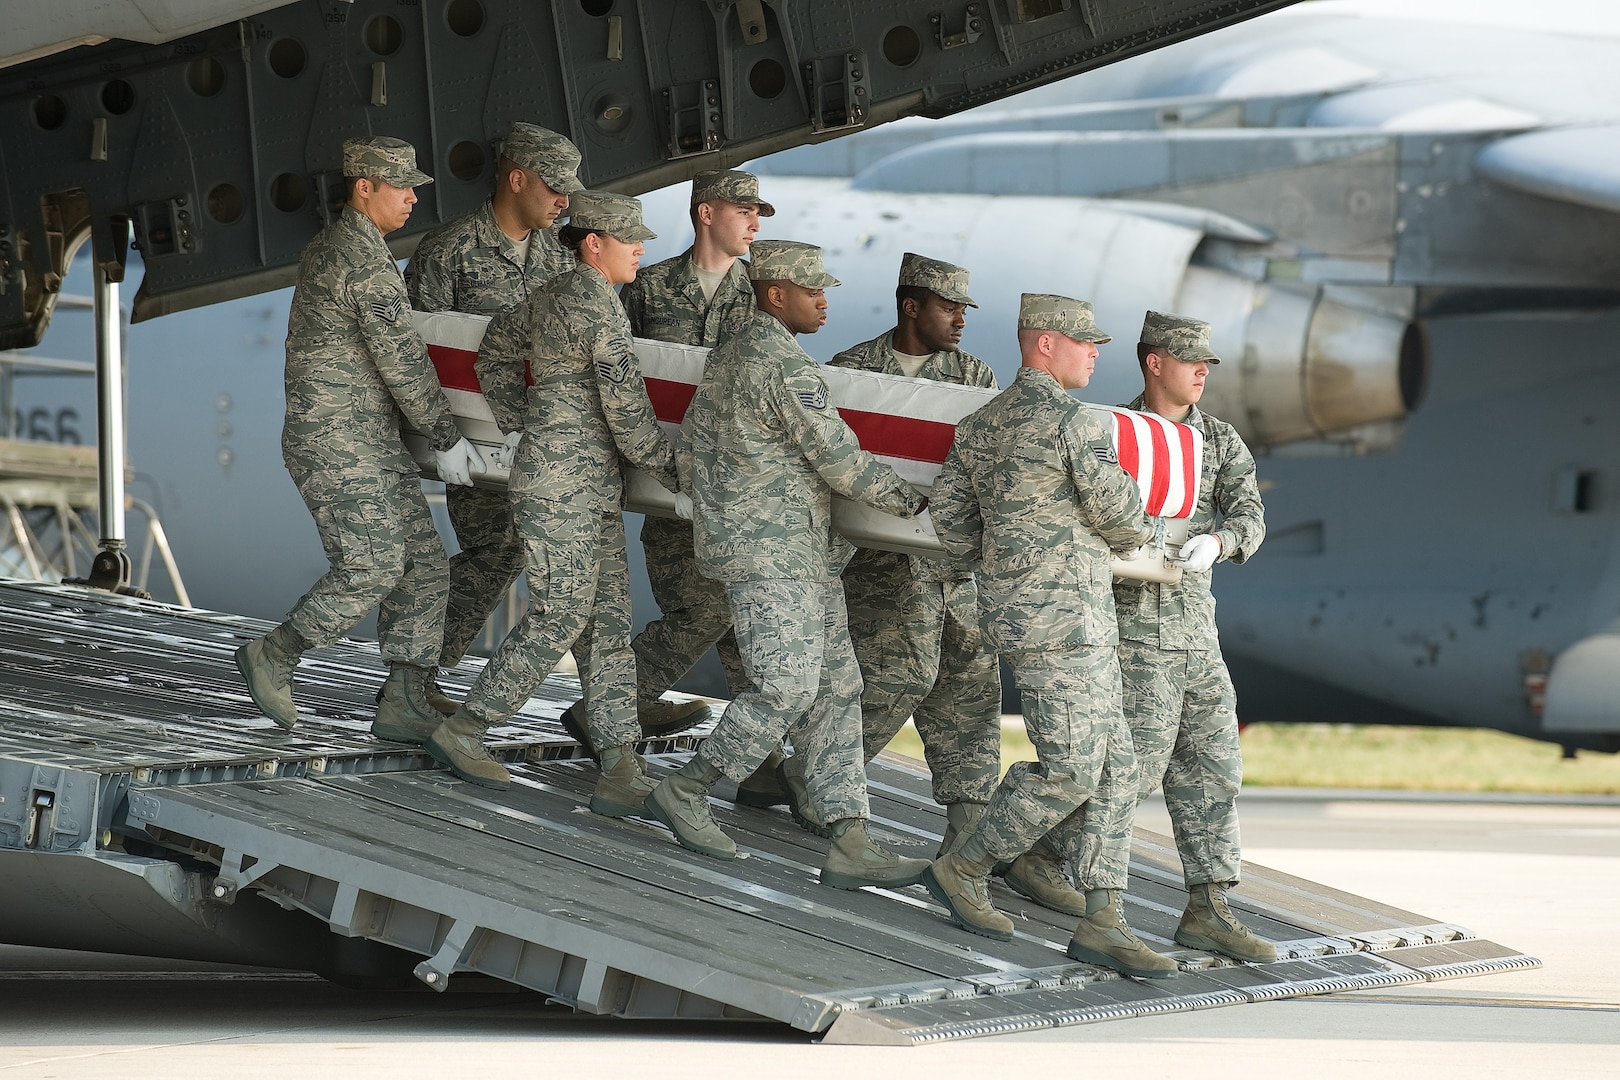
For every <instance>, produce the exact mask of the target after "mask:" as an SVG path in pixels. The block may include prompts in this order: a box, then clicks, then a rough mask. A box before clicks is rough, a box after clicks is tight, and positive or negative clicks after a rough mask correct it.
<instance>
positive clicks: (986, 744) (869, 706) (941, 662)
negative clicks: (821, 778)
mask: <svg viewBox="0 0 1620 1080" xmlns="http://www.w3.org/2000/svg"><path fill="white" fill-rule="evenodd" d="M844 594H845V597H846V598H847V601H848V604H849V637H850V641H851V642H852V643H853V644H854V646H855V659H856V660H857V661H858V662H859V663H860V666H861V679H862V680H863V681H864V682H865V684H866V689H864V690H862V691H861V724H862V727H863V729H864V731H863V733H864V740H865V744H866V745H865V754H866V760H868V761H870V760H872V759H873V758H874V757H876V756H877V755H878V754H879V753H880V752H882V750H883V748H884V747H885V746H887V745H889V742H890V740H892V739H893V738H894V736H895V733H896V732H897V731H899V730H900V729H901V728H902V727H903V726H905V722H906V720H907V719H914V720H915V721H916V723H917V734H918V735H920V736H921V737H922V744H923V756H924V757H925V758H927V760H928V771H929V772H930V773H932V774H933V778H934V799H935V801H936V802H939V803H942V804H945V803H955V802H977V803H982V802H988V801H990V793H991V792H992V791H994V790H995V787H996V780H997V778H998V777H999V776H1000V775H1001V665H1000V664H998V663H997V662H996V654H995V653H993V652H990V651H988V650H987V649H985V648H984V647H983V639H982V637H981V635H980V633H979V610H978V603H979V600H978V590H977V589H976V588H975V587H974V584H973V582H972V581H926V580H923V579H921V578H917V577H914V576H913V575H912V572H911V562H910V559H909V558H907V557H906V556H905V555H899V554H896V553H894V552H891V551H872V550H868V549H864V548H863V549H862V550H861V551H860V552H858V553H857V554H856V556H855V558H854V559H853V560H852V561H851V562H850V564H849V567H848V568H847V569H846V570H845V571H844Z"/></svg>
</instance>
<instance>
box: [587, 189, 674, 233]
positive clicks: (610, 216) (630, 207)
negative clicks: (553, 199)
mask: <svg viewBox="0 0 1620 1080" xmlns="http://www.w3.org/2000/svg"><path fill="white" fill-rule="evenodd" d="M568 224H569V225H571V226H573V227H574V228H576V229H587V230H589V231H591V232H599V233H607V234H608V235H609V236H611V237H613V239H615V240H618V241H621V242H623V243H626V244H639V243H641V241H643V240H656V239H658V234H657V233H655V232H653V231H652V230H651V229H649V228H647V226H645V225H643V224H642V223H641V200H640V199H632V198H631V197H630V196H628V195H620V194H619V193H618V192H616V191H585V190H581V191H580V192H579V193H578V194H577V195H575V196H573V197H572V198H571V199H569V200H568Z"/></svg>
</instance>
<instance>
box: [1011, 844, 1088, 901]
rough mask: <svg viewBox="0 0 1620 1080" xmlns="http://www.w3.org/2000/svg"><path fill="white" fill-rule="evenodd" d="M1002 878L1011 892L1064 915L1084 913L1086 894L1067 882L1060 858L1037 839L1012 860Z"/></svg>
mask: <svg viewBox="0 0 1620 1080" xmlns="http://www.w3.org/2000/svg"><path fill="white" fill-rule="evenodd" d="M1003 880H1005V881H1006V882H1007V886H1008V887H1009V888H1011V889H1012V891H1013V892H1015V893H1018V894H1019V895H1020V896H1027V897H1029V899H1031V900H1033V901H1035V902H1036V903H1037V904H1039V905H1041V906H1042V907H1047V908H1051V909H1052V910H1053V911H1061V912H1063V914H1065V915H1077V916H1081V917H1084V916H1085V913H1086V898H1085V897H1084V896H1082V895H1081V894H1080V893H1078V892H1076V891H1075V888H1074V886H1073V885H1071V884H1070V883H1069V878H1068V875H1067V874H1065V873H1064V872H1063V860H1062V859H1061V858H1059V857H1058V856H1057V854H1056V853H1054V852H1053V851H1052V850H1051V849H1050V848H1048V847H1047V846H1046V845H1045V844H1044V843H1041V842H1040V841H1037V842H1036V844H1035V846H1034V847H1032V848H1030V849H1029V850H1028V851H1026V852H1024V854H1022V855H1020V856H1018V858H1016V859H1014V860H1013V863H1012V865H1011V866H1009V867H1008V868H1007V874H1006V876H1005V878H1004V879H1003Z"/></svg>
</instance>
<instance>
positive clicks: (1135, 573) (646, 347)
mask: <svg viewBox="0 0 1620 1080" xmlns="http://www.w3.org/2000/svg"><path fill="white" fill-rule="evenodd" d="M412 318H413V319H414V320H415V323H416V327H417V329H418V330H419V331H420V332H421V334H422V337H423V338H424V339H425V340H426V341H427V343H428V355H429V356H430V357H432V359H433V365H434V367H435V369H436V370H437V371H438V375H439V382H440V384H441V385H442V386H443V387H444V391H445V396H446V397H447V398H448V399H449V402H450V408H451V411H452V412H453V413H454V414H455V418H456V423H457V424H458V425H459V426H460V428H461V431H462V434H464V435H466V436H467V438H468V439H469V440H470V441H472V442H473V443H475V444H477V445H478V446H479V448H480V450H481V451H482V452H483V453H484V454H485V456H486V458H487V457H488V454H489V451H491V450H493V449H495V448H496V447H498V446H499V445H500V444H501V442H502V435H501V431H500V428H499V427H498V426H497V425H496V423H495V418H494V415H493V414H492V413H491V412H490V410H489V405H488V403H486V402H485V401H484V396H483V394H482V392H481V391H480V390H479V387H478V378H477V375H476V374H475V373H474V370H473V361H474V360H475V359H476V358H477V355H478V343H479V341H480V340H482V338H483V335H484V328H485V326H486V325H488V322H489V320H488V318H487V317H485V316H482V315H465V314H460V313H455V312H443V313H433V314H427V313H423V312H412ZM635 349H636V355H637V358H638V359H639V360H640V362H641V371H642V377H643V378H644V379H645V381H646V385H647V397H648V399H649V400H650V401H651V402H652V406H653V411H654V413H655V414H656V415H657V417H658V422H659V425H660V426H661V427H662V428H663V429H664V432H665V434H666V435H668V436H669V437H670V439H671V441H679V439H680V423H681V420H682V418H683V417H685V415H686V410H687V407H688V406H689V405H691V403H692V398H693V396H694V395H695V394H696V393H697V386H698V383H699V381H700V380H701V379H702V377H703V362H704V357H705V356H707V355H708V350H707V349H704V348H697V347H694V346H690V345H673V344H669V343H667V342H662V341H645V340H641V339H637V341H636V343H635ZM822 377H823V378H824V379H825V380H826V382H827V389H828V390H829V392H830V393H831V396H832V400H833V402H834V403H836V404H837V406H838V411H839V414H840V415H841V416H843V418H844V421H845V422H846V423H848V424H849V426H850V428H851V429H852V430H853V431H854V432H855V435H856V437H857V438H858V439H859V440H860V443H861V446H863V447H864V448H866V449H867V450H868V451H870V452H871V453H873V454H875V455H876V456H877V457H879V458H881V459H882V460H884V461H886V462H888V463H889V464H890V465H891V466H893V467H894V469H895V471H896V472H898V473H899V474H900V475H901V476H902V477H904V478H905V479H906V480H908V481H910V482H911V483H913V484H916V485H917V486H919V487H929V486H931V485H932V484H933V482H934V478H935V477H936V476H938V475H939V470H940V467H941V466H942V465H943V464H944V462H945V455H946V454H947V453H949V451H950V448H951V440H952V439H953V438H954V437H955V434H956V424H957V421H959V420H961V419H962V418H963V417H965V416H967V415H968V414H969V413H971V412H974V411H975V410H977V409H978V408H980V407H981V406H982V405H984V404H985V403H986V402H988V401H989V400H990V399H991V398H992V397H994V396H995V394H996V392H995V391H993V390H985V389H979V388H976V387H964V386H952V385H949V384H946V383H937V382H931V381H929V380H926V379H907V378H903V377H901V376H898V375H880V374H876V373H873V372H866V371H853V370H850V369H847V368H823V369H822ZM1089 407H1090V408H1091V409H1093V410H1095V411H1096V412H1098V413H1101V414H1105V419H1106V420H1107V422H1108V424H1109V426H1110V428H1111V430H1112V434H1113V441H1114V448H1115V451H1116V452H1117V453H1118V455H1119V460H1120V464H1121V465H1122V466H1123V467H1124V468H1125V470H1126V471H1127V472H1129V473H1130V474H1131V476H1132V477H1134V478H1135V479H1136V482H1137V486H1138V487H1139V488H1140V490H1141V492H1142V501H1143V504H1144V506H1145V507H1146V508H1147V511H1148V513H1149V514H1151V515H1153V516H1154V517H1157V518H1159V519H1160V520H1162V521H1163V522H1164V529H1163V537H1162V541H1161V542H1160V543H1158V545H1157V547H1155V548H1152V549H1150V550H1149V551H1147V552H1145V553H1143V554H1142V555H1139V556H1138V557H1137V558H1135V559H1131V560H1124V559H1116V560H1115V562H1114V573H1115V575H1116V576H1120V577H1131V578H1141V579H1145V580H1149V581H1176V580H1179V579H1180V577H1181V571H1180V569H1179V568H1177V567H1175V566H1174V565H1172V564H1170V563H1169V562H1168V561H1167V558H1168V556H1170V555H1174V554H1175V553H1176V552H1177V551H1178V550H1179V548H1180V544H1181V542H1182V541H1184V540H1185V539H1186V538H1187V528H1186V525H1187V518H1188V516H1189V515H1190V514H1191V513H1192V511H1193V509H1194V507H1195V506H1196V503H1197V498H1198V480H1199V474H1200V470H1201V467H1202V461H1203V436H1202V434H1201V433H1200V432H1198V431H1196V430H1194V429H1193V428H1190V427H1188V426H1187V425H1185V424H1177V423H1174V422H1172V421H1169V420H1165V419H1163V418H1162V417H1158V416H1153V415H1151V414H1144V413H1137V412H1131V411H1130V410H1128V409H1115V408H1109V407H1106V406H1100V405H1092V406H1089ZM406 443H407V445H408V446H409V447H410V449H411V452H412V454H413V455H415V457H416V459H417V461H418V462H419V463H420V464H421V465H422V469H423V474H424V475H426V476H430V477H431V476H433V475H434V473H433V454H432V453H431V451H430V450H429V448H428V446H427V442H426V440H425V439H423V438H422V437H421V436H420V435H419V434H417V433H415V432H408V433H407V434H406ZM477 482H478V483H479V484H480V485H481V486H488V487H497V488H504V487H505V486H506V472H505V470H504V469H500V468H498V467H494V466H492V467H491V469H490V471H489V472H488V473H487V474H484V475H481V476H479V477H477ZM627 488H628V490H627V503H628V509H631V510H635V511H639V512H641V513H651V514H659V515H663V516H671V515H672V514H673V513H674V506H675V499H674V494H673V493H672V492H670V491H668V490H667V489H665V488H664V487H663V485H661V484H659V483H658V482H657V481H656V480H653V479H652V478H650V477H648V476H646V475H644V474H642V473H640V472H639V471H636V472H632V473H631V474H630V476H629V483H628V485H627ZM833 524H834V525H835V527H837V528H838V530H839V531H840V532H842V533H843V534H844V535H845V536H847V537H849V538H850V539H851V540H852V541H854V542H855V543H857V544H859V545H861V546H863V547H873V548H882V549H886V550H890V551H903V552H907V553H910V554H916V555H938V554H940V553H941V549H940V545H939V539H938V538H937V537H936V536H935V535H934V531H933V526H932V524H931V522H930V521H929V520H928V518H927V516H926V515H924V516H922V517H920V518H915V519H906V518H897V517H893V516H891V515H889V514H884V513H880V512H878V511H876V510H872V509H870V508H868V507H865V506H861V505H860V504H858V503H851V502H848V501H847V500H844V499H841V498H835V499H834V505H833Z"/></svg>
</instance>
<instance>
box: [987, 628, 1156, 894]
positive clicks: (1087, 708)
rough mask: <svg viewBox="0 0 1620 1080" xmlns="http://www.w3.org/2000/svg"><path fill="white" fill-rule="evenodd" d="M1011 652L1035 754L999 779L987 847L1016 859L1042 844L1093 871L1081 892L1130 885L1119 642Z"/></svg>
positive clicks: (1131, 803)
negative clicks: (1128, 877) (1128, 881)
mask: <svg viewBox="0 0 1620 1080" xmlns="http://www.w3.org/2000/svg"><path fill="white" fill-rule="evenodd" d="M1006 656H1007V662H1008V663H1009V664H1011V665H1012V670H1013V677H1014V678H1015V679H1017V680H1018V689H1019V692H1020V693H1021V694H1022V695H1023V698H1024V727H1025V730H1026V732H1027V733H1028V735H1029V741H1030V742H1031V743H1033V744H1034V746H1035V753H1036V755H1037V757H1038V760H1037V761H1034V762H1028V761H1020V762H1016V763H1015V764H1014V765H1013V767H1012V768H1010V769H1008V770H1007V775H1006V776H1004V777H1002V780H1001V786H1000V787H998V788H996V793H995V795H994V796H993V797H992V798H991V799H990V805H989V806H988V807H986V808H985V812H984V817H983V818H982V819H981V822H980V825H979V833H980V834H981V835H982V836H983V837H984V839H985V847H986V850H987V851H988V852H989V853H990V854H991V855H994V856H996V857H997V858H998V859H1011V858H1015V857H1016V856H1018V855H1021V854H1023V853H1024V852H1026V851H1028V850H1029V849H1030V847H1031V846H1032V845H1033V844H1034V843H1035V842H1036V841H1037V840H1042V841H1044V843H1045V844H1046V846H1047V847H1049V848H1051V849H1052V851H1053V852H1054V853H1055V854H1057V855H1059V856H1060V857H1062V858H1064V859H1066V860H1068V861H1069V862H1070V863H1071V864H1076V865H1079V866H1083V867H1087V868H1091V869H1094V870H1095V873H1094V874H1092V875H1089V876H1088V875H1084V874H1082V875H1081V876H1080V880H1079V886H1080V888H1082V889H1123V888H1125V887H1126V876H1125V871H1126V868H1127V866H1128V864H1129V860H1130V851H1131V825H1132V823H1133V822H1134V821H1135V820H1136V803H1137V786H1138V779H1137V777H1138V774H1137V768H1136V755H1135V754H1134V753H1133V752H1132V750H1131V735H1130V731H1129V729H1127V728H1126V726H1125V717H1124V716H1123V715H1122V714H1121V712H1120V681H1119V661H1118V658H1117V656H1116V654H1115V650H1114V647H1113V646H1112V645H1083V646H1081V647H1079V648H1077V649H1073V650H1069V651H1064V652H1024V651H1020V652H1010V653H1007V654H1006Z"/></svg>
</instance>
